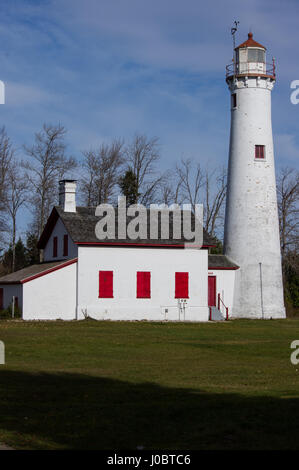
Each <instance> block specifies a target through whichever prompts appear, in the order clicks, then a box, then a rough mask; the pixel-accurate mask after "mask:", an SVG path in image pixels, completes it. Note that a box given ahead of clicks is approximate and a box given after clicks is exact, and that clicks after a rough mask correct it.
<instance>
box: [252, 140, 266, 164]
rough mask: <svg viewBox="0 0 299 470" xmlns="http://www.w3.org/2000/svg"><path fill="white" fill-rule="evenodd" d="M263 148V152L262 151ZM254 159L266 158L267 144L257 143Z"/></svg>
mask: <svg viewBox="0 0 299 470" xmlns="http://www.w3.org/2000/svg"><path fill="white" fill-rule="evenodd" d="M261 149H262V152H261ZM254 159H255V160H257V161H264V160H266V146H265V145H260V144H257V145H255V148H254Z"/></svg>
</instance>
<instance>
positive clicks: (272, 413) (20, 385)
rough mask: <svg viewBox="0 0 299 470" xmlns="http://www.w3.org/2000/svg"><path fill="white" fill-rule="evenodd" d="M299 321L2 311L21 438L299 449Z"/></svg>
mask: <svg viewBox="0 0 299 470" xmlns="http://www.w3.org/2000/svg"><path fill="white" fill-rule="evenodd" d="M294 339H298V340H299V320H295V319H290V320H268V321H262V320H259V321H253V320H251V321H250V320H248V321H247V320H240V321H229V322H222V323H203V324H195V323H189V324H183V323H164V324H161V323H147V322H136V323H134V322H116V323H114V322H96V321H92V320H90V321H81V322H69V323H68V322H62V321H57V322H22V321H19V322H18V321H16V322H12V321H2V322H0V340H2V341H4V343H5V346H6V365H0V441H2V442H5V443H6V444H8V445H11V446H12V447H14V448H17V449H136V448H137V447H139V446H143V447H144V448H145V449H299V365H298V366H294V365H292V364H291V362H290V354H291V352H292V350H291V349H290V343H291V341H293V340H294Z"/></svg>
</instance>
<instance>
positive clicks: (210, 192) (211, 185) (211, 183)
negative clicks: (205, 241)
mask: <svg viewBox="0 0 299 470" xmlns="http://www.w3.org/2000/svg"><path fill="white" fill-rule="evenodd" d="M226 185H227V183H226V171H225V169H224V168H223V169H220V170H219V169H213V170H212V171H209V170H208V169H206V171H205V174H204V182H203V187H204V194H203V206H204V207H203V212H204V228H205V229H206V231H207V232H208V233H209V234H210V235H212V236H214V235H215V231H216V229H217V228H219V224H218V223H220V224H221V225H222V226H223V211H222V209H223V207H224V201H225V196H226Z"/></svg>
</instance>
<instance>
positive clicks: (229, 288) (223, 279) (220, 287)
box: [208, 269, 236, 317]
mask: <svg viewBox="0 0 299 470" xmlns="http://www.w3.org/2000/svg"><path fill="white" fill-rule="evenodd" d="M208 275H209V276H216V306H217V298H218V294H220V297H221V299H222V300H223V303H224V304H225V306H226V307H228V315H229V316H231V314H232V307H233V300H234V287H235V276H236V270H234V269H215V270H214V271H213V270H211V269H209V271H208ZM220 310H221V312H222V313H223V315H224V317H225V314H226V311H225V308H224V306H223V305H222V304H221V305H220Z"/></svg>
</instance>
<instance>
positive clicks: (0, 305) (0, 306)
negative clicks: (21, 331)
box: [0, 287, 3, 310]
mask: <svg viewBox="0 0 299 470" xmlns="http://www.w3.org/2000/svg"><path fill="white" fill-rule="evenodd" d="M0 310H3V287H1V288H0Z"/></svg>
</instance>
